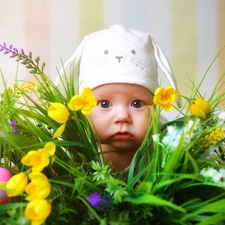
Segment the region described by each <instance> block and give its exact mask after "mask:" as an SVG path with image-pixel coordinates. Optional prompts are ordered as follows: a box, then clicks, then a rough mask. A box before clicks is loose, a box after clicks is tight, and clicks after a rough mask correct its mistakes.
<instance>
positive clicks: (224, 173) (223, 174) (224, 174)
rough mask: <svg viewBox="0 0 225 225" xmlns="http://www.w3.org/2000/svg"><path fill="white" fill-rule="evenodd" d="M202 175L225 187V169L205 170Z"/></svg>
mask: <svg viewBox="0 0 225 225" xmlns="http://www.w3.org/2000/svg"><path fill="white" fill-rule="evenodd" d="M200 175H202V176H204V177H206V178H210V179H211V180H212V181H213V182H214V183H216V184H218V185H220V186H222V187H225V169H219V170H216V169H214V168H207V169H205V168H203V169H202V170H201V172H200Z"/></svg>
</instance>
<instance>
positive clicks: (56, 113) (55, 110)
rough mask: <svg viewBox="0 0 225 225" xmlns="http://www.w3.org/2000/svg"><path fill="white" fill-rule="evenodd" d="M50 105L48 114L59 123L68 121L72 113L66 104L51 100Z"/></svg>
mask: <svg viewBox="0 0 225 225" xmlns="http://www.w3.org/2000/svg"><path fill="white" fill-rule="evenodd" d="M50 105H51V106H50V107H49V108H48V116H49V117H50V118H51V119H53V120H54V121H56V122H58V123H66V121H67V120H68V119H69V115H70V114H69V111H68V109H67V108H66V106H65V105H63V104H61V103H57V102H51V103H50Z"/></svg>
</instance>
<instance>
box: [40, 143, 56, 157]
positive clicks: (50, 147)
mask: <svg viewBox="0 0 225 225" xmlns="http://www.w3.org/2000/svg"><path fill="white" fill-rule="evenodd" d="M55 150H56V145H55V144H54V143H53V142H48V143H47V144H46V145H45V146H44V148H42V149H39V150H38V151H40V152H45V153H46V154H47V155H48V156H52V155H54V154H55Z"/></svg>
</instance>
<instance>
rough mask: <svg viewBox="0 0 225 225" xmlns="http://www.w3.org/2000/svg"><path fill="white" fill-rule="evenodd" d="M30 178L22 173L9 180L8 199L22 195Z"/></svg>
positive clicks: (7, 186) (7, 187) (7, 184)
mask: <svg viewBox="0 0 225 225" xmlns="http://www.w3.org/2000/svg"><path fill="white" fill-rule="evenodd" d="M27 183H28V177H27V175H26V174H25V173H23V172H21V173H18V174H16V175H14V176H13V177H11V178H10V179H9V181H8V182H7V183H6V189H7V190H6V194H7V196H8V197H14V196H18V195H21V194H22V193H23V192H24V191H25V188H26V186H27Z"/></svg>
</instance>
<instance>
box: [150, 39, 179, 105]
mask: <svg viewBox="0 0 225 225" xmlns="http://www.w3.org/2000/svg"><path fill="white" fill-rule="evenodd" d="M151 41H152V45H153V49H154V56H155V59H156V62H157V64H158V66H159V67H160V69H161V70H162V71H163V73H164V74H165V75H166V77H167V79H168V80H169V82H170V84H171V86H172V87H173V88H174V89H175V90H176V91H177V92H178V93H179V91H178V87H177V82H176V79H175V77H174V74H173V71H172V68H171V66H170V64H169V61H168V59H167V58H166V56H165V54H164V52H163V51H162V49H161V48H160V47H159V45H158V44H157V43H156V42H155V41H154V40H153V39H152V38H151ZM177 106H178V107H179V108H181V106H182V100H181V98H180V96H179V97H178V99H177Z"/></svg>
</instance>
